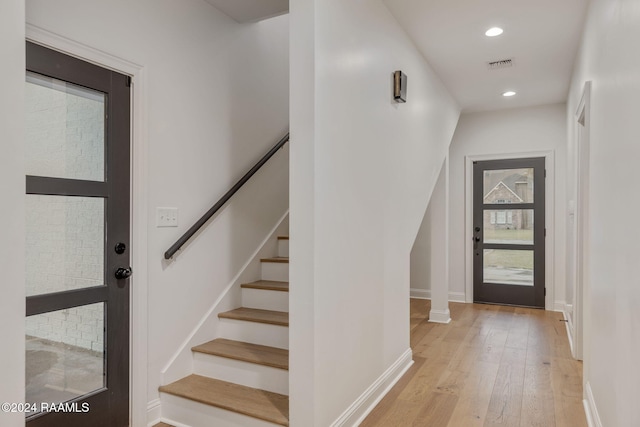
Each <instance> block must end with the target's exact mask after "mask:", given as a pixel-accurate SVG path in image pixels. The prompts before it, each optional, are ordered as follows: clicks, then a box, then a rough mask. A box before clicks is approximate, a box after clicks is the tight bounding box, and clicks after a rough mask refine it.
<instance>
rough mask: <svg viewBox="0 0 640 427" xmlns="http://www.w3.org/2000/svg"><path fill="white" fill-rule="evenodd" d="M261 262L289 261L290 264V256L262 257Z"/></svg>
mask: <svg viewBox="0 0 640 427" xmlns="http://www.w3.org/2000/svg"><path fill="white" fill-rule="evenodd" d="M260 262H277V263H287V264H289V257H285V256H274V257H271V258H261V259H260Z"/></svg>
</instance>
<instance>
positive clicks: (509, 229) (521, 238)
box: [484, 209, 533, 245]
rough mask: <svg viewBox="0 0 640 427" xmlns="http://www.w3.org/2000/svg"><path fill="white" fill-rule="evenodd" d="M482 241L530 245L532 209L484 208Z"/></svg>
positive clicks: (531, 239)
mask: <svg viewBox="0 0 640 427" xmlns="http://www.w3.org/2000/svg"><path fill="white" fill-rule="evenodd" d="M484 243H512V244H515V245H532V244H533V209H509V210H493V209H485V211H484Z"/></svg>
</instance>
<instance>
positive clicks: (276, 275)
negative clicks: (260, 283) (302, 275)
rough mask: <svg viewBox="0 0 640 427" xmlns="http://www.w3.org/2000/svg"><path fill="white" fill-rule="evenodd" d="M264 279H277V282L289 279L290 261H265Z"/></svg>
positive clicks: (263, 264) (263, 265)
mask: <svg viewBox="0 0 640 427" xmlns="http://www.w3.org/2000/svg"><path fill="white" fill-rule="evenodd" d="M262 280H275V281H277V282H288V281H289V263H287V262H263V263H262Z"/></svg>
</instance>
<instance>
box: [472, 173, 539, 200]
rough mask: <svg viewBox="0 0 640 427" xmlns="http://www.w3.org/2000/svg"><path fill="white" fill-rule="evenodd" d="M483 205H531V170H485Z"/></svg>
mask: <svg viewBox="0 0 640 427" xmlns="http://www.w3.org/2000/svg"><path fill="white" fill-rule="evenodd" d="M483 203H485V204H507V203H533V168H521V169H496V170H485V171H484V197H483Z"/></svg>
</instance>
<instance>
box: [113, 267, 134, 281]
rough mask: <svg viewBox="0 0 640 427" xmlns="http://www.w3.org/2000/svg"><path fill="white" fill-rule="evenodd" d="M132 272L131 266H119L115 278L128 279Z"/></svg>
mask: <svg viewBox="0 0 640 427" xmlns="http://www.w3.org/2000/svg"><path fill="white" fill-rule="evenodd" d="M132 274H133V270H131V267H127V268H122V267H120V268H118V269H117V270H116V273H115V276H116V279H118V280H123V279H128V278H129V277H131V275H132Z"/></svg>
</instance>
